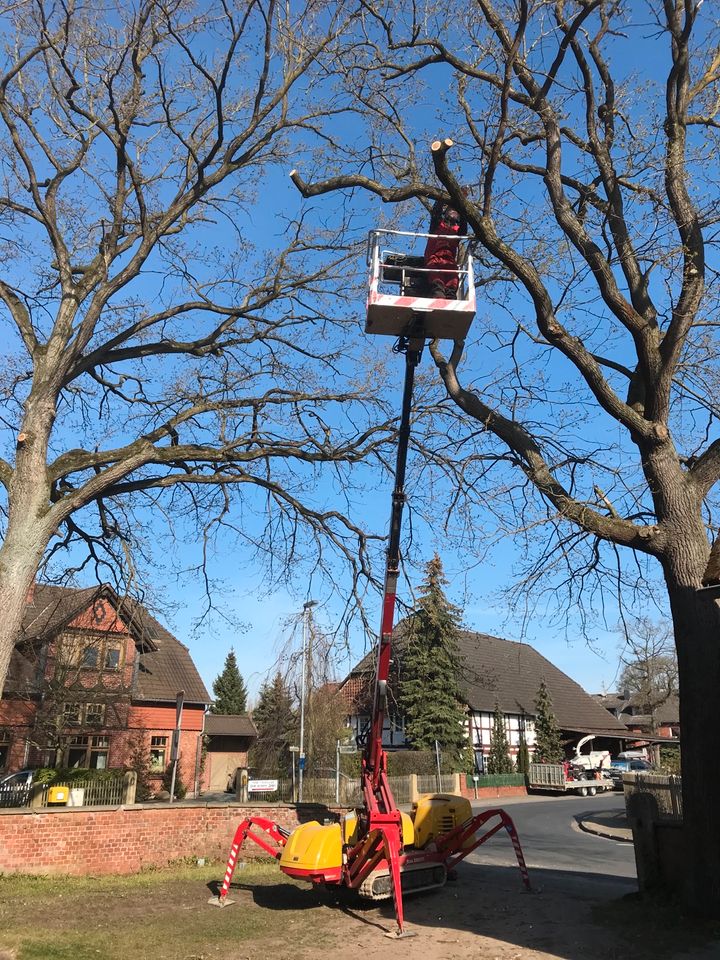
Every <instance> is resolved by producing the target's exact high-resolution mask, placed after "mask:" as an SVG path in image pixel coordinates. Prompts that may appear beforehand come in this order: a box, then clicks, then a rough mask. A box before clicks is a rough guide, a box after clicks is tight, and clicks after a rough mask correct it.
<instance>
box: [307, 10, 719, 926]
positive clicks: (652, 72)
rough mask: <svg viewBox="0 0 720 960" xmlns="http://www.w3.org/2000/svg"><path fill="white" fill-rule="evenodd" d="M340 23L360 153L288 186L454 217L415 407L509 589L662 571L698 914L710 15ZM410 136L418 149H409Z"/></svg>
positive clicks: (715, 452)
mask: <svg viewBox="0 0 720 960" xmlns="http://www.w3.org/2000/svg"><path fill="white" fill-rule="evenodd" d="M363 9H364V17H363V21H362V29H361V33H360V34H359V36H358V43H357V44H356V46H355V48H354V51H353V59H352V60H350V61H348V60H346V61H344V62H343V64H342V69H343V71H344V76H345V78H346V80H347V81H348V90H349V91H351V92H352V101H351V100H350V98H349V99H348V102H352V103H353V104H354V107H355V109H356V111H357V113H358V115H359V119H358V125H359V124H360V123H361V122H363V121H362V119H361V118H364V121H365V131H366V134H367V139H368V141H369V144H368V143H363V149H362V151H360V150H357V151H356V150H355V148H354V144H355V143H357V142H358V141H361V140H362V138H360V137H358V135H357V125H356V127H355V129H354V139H353V141H352V142H348V141H347V138H346V139H345V140H342V138H341V140H342V153H340V152H334V153H332V155H331V157H330V161H329V164H328V166H327V167H326V168H325V169H322V168H321V167H316V168H315V170H314V172H313V175H312V176H309V175H307V174H306V173H305V174H304V173H303V172H300V173H297V172H296V173H294V174H293V175H292V176H293V179H294V182H295V184H296V186H297V187H298V189H299V190H300V191H301V193H302V194H303V195H304V196H305V197H313V196H318V195H320V194H324V193H330V192H333V191H336V190H348V189H356V188H363V189H365V190H367V191H369V192H370V193H372V194H375V195H376V196H378V197H380V198H382V200H384V201H385V202H388V203H405V202H406V201H409V200H413V199H414V198H416V199H418V200H423V201H425V202H427V201H428V200H432V199H438V198H446V199H448V198H449V200H451V201H452V203H453V205H454V206H455V207H456V208H457V209H458V210H459V211H460V212H461V213H462V215H464V216H465V217H466V219H467V221H468V223H469V225H470V228H471V231H472V232H473V233H474V237H475V241H476V250H477V253H478V256H479V258H480V265H481V269H480V271H479V274H480V283H481V285H482V292H483V297H484V300H485V303H486V305H487V310H486V313H487V315H486V316H484V317H482V320H481V323H480V325H479V326H481V331H480V334H479V339H480V342H481V344H482V346H484V348H485V349H480V347H479V346H478V344H477V343H470V342H469V343H468V344H467V345H466V344H465V343H462V342H456V343H455V344H454V346H453V347H452V349H451V350H450V351H449V352H446V351H445V350H444V347H443V346H442V345H441V344H440V343H438V342H435V343H433V344H432V345H431V353H432V357H433V359H434V361H435V364H436V366H437V369H438V371H439V374H440V376H441V378H442V382H443V384H444V386H445V389H446V391H447V395H448V397H449V398H450V399H451V401H452V402H453V403H454V405H455V414H454V415H453V414H451V413H450V412H448V406H447V404H444V405H442V406H441V408H440V409H441V415H442V416H444V417H445V418H446V419H445V422H446V423H447V424H448V429H447V431H446V441H445V444H446V445H445V450H446V452H447V451H448V450H450V451H454V453H455V456H456V459H457V461H458V471H457V473H458V476H459V478H460V479H461V490H460V494H459V495H458V497H457V498H456V501H455V505H456V506H457V507H459V506H460V499H461V496H462V497H464V498H465V500H464V503H465V505H466V506H467V504H468V502H473V501H474V503H475V504H476V506H480V507H481V510H482V511H483V512H481V511H480V510H476V511H475V514H474V515H475V517H477V518H479V521H480V522H481V523H483V524H487V523H489V522H490V520H491V519H493V518H492V517H490V515H489V512H488V509H487V506H484V505H483V498H484V497H485V495H486V493H487V491H489V490H493V489H494V490H495V491H497V490H498V488H499V489H501V491H502V496H503V497H504V499H505V503H506V508H505V509H504V510H503V507H502V504H501V502H500V501H499V500H498V499H497V498H496V499H495V500H493V501H491V508H492V510H493V511H495V519H496V520H497V528H498V529H499V532H500V533H501V534H502V533H505V532H510V531H512V530H515V532H516V534H517V535H520V536H522V537H524V539H525V543H526V545H527V550H526V551H525V553H526V556H527V557H528V558H529V559H528V565H527V571H526V576H525V579H524V582H523V590H524V592H527V589H528V588H529V587H532V586H536V587H540V588H541V589H543V590H548V589H553V590H554V591H556V593H557V594H559V595H560V596H562V594H563V593H564V594H565V597H566V599H567V600H568V601H569V602H570V603H571V604H572V605H573V606H575V605H576V604H577V603H580V602H582V597H583V596H587V594H588V592H589V593H590V595H591V597H598V596H600V597H602V595H603V592H604V591H605V590H606V589H608V588H610V589H612V588H614V589H615V591H616V598H617V602H618V603H619V604H620V605H621V606H622V605H623V604H624V603H629V604H630V605H632V603H633V602H634V601H635V600H636V599H637V596H638V593H637V591H638V590H640V589H641V588H642V587H643V586H647V585H648V584H650V583H651V582H652V577H653V576H654V571H655V570H657V571H658V573H659V574H660V575H661V577H662V578H663V579H664V583H665V587H666V590H667V602H668V604H669V608H670V612H671V615H672V623H673V629H674V637H675V644H676V647H677V653H678V661H679V677H680V693H681V728H682V735H683V752H682V766H683V802H684V811H685V826H684V831H685V851H686V859H685V863H686V864H687V876H686V878H685V879H686V881H687V882H686V884H685V891H684V894H685V900H686V904H687V906H688V907H689V908H690V909H691V910H693V911H694V912H696V913H697V912H700V913H703V914H708V915H713V916H718V915H720V882H719V881H718V879H717V863H718V861H719V860H720V824H719V823H718V820H717V817H715V815H714V807H713V804H712V803H711V802H709V799H710V798H712V797H715V796H717V795H718V793H719V792H720V771H719V770H718V766H717V764H713V763H708V762H707V758H708V756H711V755H712V752H713V744H712V740H711V738H712V737H713V736H714V728H715V717H714V710H715V708H714V704H715V702H716V696H717V690H718V688H719V687H720V647H719V645H718V642H717V638H718V635H719V632H720V610H719V609H718V605H717V603H716V602H713V601H711V600H708V599H705V598H704V597H703V596H702V595H701V594H699V593H698V588H699V587H700V586H701V582H702V580H703V574H704V571H705V569H706V564H707V562H708V556H709V553H710V544H709V537H708V530H713V529H714V525H713V523H712V494H713V489H714V488H715V486H716V484H717V481H718V479H719V478H720V439H718V431H717V426H718V417H719V416H720V411H719V410H718V406H717V402H716V396H717V388H718V383H719V382H720V378H719V376H718V374H719V372H720V370H719V366H718V343H717V305H718V301H717V279H718V276H717V272H716V269H715V267H714V266H713V263H714V260H713V258H712V257H711V256H710V251H712V250H714V249H715V248H716V245H717V214H716V206H717V203H716V198H717V178H718V156H719V155H720V153H719V151H718V146H719V144H718V130H719V129H720V124H719V123H718V104H720V68H719V61H718V57H717V42H718V22H717V20H716V18H715V14H714V11H713V8H712V7H711V6H710V5H708V4H705V5H701V3H698V2H695V0H665V2H664V3H663V4H662V5H657V4H647V5H645V4H631V5H628V4H620V3H617V2H611V0H577V2H570V0H539V2H535V3H532V4H531V3H529V2H527V0H518V2H516V3H515V2H513V3H510V2H502V0H498V2H492V0H478V2H477V4H473V5H471V6H467V5H463V4H454V3H450V4H443V5H442V6H441V5H437V6H436V5H433V4H420V5H413V6H412V7H407V6H406V5H403V4H400V3H395V2H392V0H390V2H389V3H385V4H383V5H380V4H375V3H374V2H373V0H366V2H364V3H363ZM616 54H617V55H616ZM623 64H624V65H625V66H623ZM644 64H647V65H652V66H651V67H650V68H649V69H648V70H645V72H642V70H643V68H642V66H641V65H644ZM660 64H666V65H667V66H666V67H665V68H663V67H661V66H660ZM663 69H664V75H663V76H661V75H660V72H661V71H662V70H663ZM426 117H427V118H428V119H427V120H425V119H424V118H426ZM430 118H432V119H430ZM430 122H432V123H434V124H437V125H440V128H441V138H440V139H438V140H436V141H435V142H434V143H433V144H432V151H427V153H426V152H425V151H421V152H420V153H419V154H418V152H417V151H416V149H415V146H414V144H415V141H416V140H417V139H418V137H419V136H420V137H427V132H426V127H425V124H428V123H430ZM436 129H437V126H436ZM448 134H452V136H453V137H454V139H455V140H456V141H457V145H456V146H455V145H453V140H452V139H450V137H449V136H448ZM368 158H370V162H368ZM339 164H342V166H343V167H344V170H343V172H341V173H338V165H339ZM467 184H470V185H471V189H470V190H469V191H468V192H467V193H466V192H465V191H464V190H463V189H462V187H463V185H467ZM404 209H405V210H406V211H407V214H408V217H415V216H416V215H417V210H413V209H412V208H411V207H409V206H407V205H406V206H405V208H404ZM475 329H476V330H477V329H478V325H477V324H476V328H475ZM437 422H438V421H436V423H437ZM438 436H439V431H438V432H437V433H436V434H435V439H436V440H437V437H438ZM460 464H462V466H460ZM485 502H487V501H485ZM458 516H459V517H460V519H461V520H465V518H466V516H467V514H464V513H463V512H461V511H458ZM621 548H622V549H621ZM628 561H629V562H628ZM591 602H592V600H591ZM663 606H664V603H662V602H661V603H660V607H661V608H662V607H663ZM576 609H577V608H576Z"/></svg>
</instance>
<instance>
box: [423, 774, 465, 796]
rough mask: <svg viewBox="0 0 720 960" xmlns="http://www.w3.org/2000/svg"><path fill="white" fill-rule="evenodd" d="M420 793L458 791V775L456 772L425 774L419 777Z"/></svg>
mask: <svg viewBox="0 0 720 960" xmlns="http://www.w3.org/2000/svg"><path fill="white" fill-rule="evenodd" d="M417 791H418V793H458V792H459V791H458V788H457V777H456V775H455V774H454V773H444V774H442V775H441V776H440V777H438V775H437V774H436V773H433V774H425V775H423V776H418V778H417Z"/></svg>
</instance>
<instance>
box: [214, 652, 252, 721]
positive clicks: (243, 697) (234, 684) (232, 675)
mask: <svg viewBox="0 0 720 960" xmlns="http://www.w3.org/2000/svg"><path fill="white" fill-rule="evenodd" d="M213 694H214V695H215V703H214V704H213V705H212V707H211V708H210V709H211V711H212V713H222V714H228V713H245V709H246V704H247V689H246V687H245V681H244V680H243V678H242V676H241V674H240V671H239V670H238V665H237V660H236V659H235V651H234V650H233V649H232V647H231V648H230V653H228V655H227V656H226V657H225V666H224V667H223V669H222V673H220V674H218V676H217V677H216V678H215V680H214V681H213Z"/></svg>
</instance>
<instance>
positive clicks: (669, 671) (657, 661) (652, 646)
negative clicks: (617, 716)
mask: <svg viewBox="0 0 720 960" xmlns="http://www.w3.org/2000/svg"><path fill="white" fill-rule="evenodd" d="M623 632H624V635H625V642H624V644H623V647H622V653H621V655H620V666H621V668H622V672H621V674H620V679H619V681H618V683H619V687H620V690H621V691H624V690H627V691H629V692H630V693H631V694H633V695H634V700H635V702H636V703H637V705H638V706H639V707H640V708H641V710H642V711H643V713H645V714H647V715H648V716H649V717H650V728H651V732H652V733H657V721H658V716H657V713H658V710H659V709H660V708H661V707H663V706H664V705H665V704H666V703H667V702H668V700H669V699H670V698H671V697H676V696H677V693H678V668H677V656H676V653H675V646H674V644H673V635H672V630H671V629H670V625H669V624H667V623H663V622H659V623H658V622H655V621H652V620H650V619H649V618H648V617H633V618H632V619H631V620H630V621H629V622H628V623H627V624H626V626H625V628H624V630H623Z"/></svg>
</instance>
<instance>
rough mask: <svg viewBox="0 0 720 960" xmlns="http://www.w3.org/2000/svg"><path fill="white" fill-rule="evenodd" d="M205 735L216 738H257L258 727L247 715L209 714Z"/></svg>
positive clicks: (206, 719)
mask: <svg viewBox="0 0 720 960" xmlns="http://www.w3.org/2000/svg"><path fill="white" fill-rule="evenodd" d="M205 733H207V734H208V735H209V736H214V737H257V735H258V732H257V727H256V726H255V724H254V723H253V721H252V717H250V716H249V715H248V714H247V713H209V714H208V715H207V716H206V717H205Z"/></svg>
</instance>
